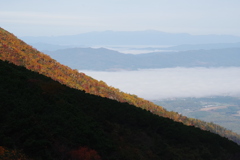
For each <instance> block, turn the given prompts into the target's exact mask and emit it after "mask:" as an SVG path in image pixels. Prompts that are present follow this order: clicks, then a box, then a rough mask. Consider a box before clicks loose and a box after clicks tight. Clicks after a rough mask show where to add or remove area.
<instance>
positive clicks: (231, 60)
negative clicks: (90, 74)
mask: <svg viewBox="0 0 240 160" xmlns="http://www.w3.org/2000/svg"><path fill="white" fill-rule="evenodd" d="M44 53H45V54H48V55H50V56H51V57H53V58H54V59H56V60H57V61H59V62H61V63H62V64H65V65H67V66H69V67H71V68H74V69H78V70H105V71H114V70H137V69H152V68H173V67H240V48H224V49H211V50H189V51H180V52H153V53H146V54H138V55H132V54H123V53H120V52H117V51H113V50H109V49H104V48H98V49H94V48H70V49H62V50H56V51H44Z"/></svg>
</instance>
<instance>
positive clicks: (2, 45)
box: [0, 28, 240, 143]
mask: <svg viewBox="0 0 240 160" xmlns="http://www.w3.org/2000/svg"><path fill="white" fill-rule="evenodd" d="M0 53H1V54H0V59H1V60H5V61H9V62H12V63H14V64H16V65H18V66H24V67H25V68H27V69H29V70H32V71H36V72H38V73H40V74H43V75H45V76H47V77H50V78H52V79H53V80H56V81H58V82H60V83H62V84H65V85H67V86H69V87H71V88H75V89H78V90H84V91H86V92H87V93H91V94H94V95H98V96H101V97H107V98H109V99H114V100H117V101H119V102H127V103H129V104H131V105H134V106H136V107H140V108H143V109H146V110H148V111H150V112H152V113H154V114H156V115H159V116H163V117H167V118H170V119H173V120H174V121H177V122H182V123H184V124H185V125H190V126H196V127H199V128H201V129H203V130H209V131H211V132H213V133H217V134H219V135H221V136H224V137H227V138H229V139H231V140H233V141H235V142H237V143H240V136H239V135H237V134H236V133H233V132H231V131H228V130H226V129H225V128H223V127H221V126H218V125H215V124H212V123H206V122H203V121H200V120H197V119H190V118H187V117H185V116H182V115H180V114H177V113H175V112H168V111H166V110H165V109H164V108H162V107H160V106H157V105H155V104H153V103H151V102H149V101H146V100H144V99H142V98H139V97H137V96H135V95H130V94H126V93H123V92H120V91H119V90H118V89H116V88H113V87H109V86H107V85H106V84H105V83H104V82H102V81H100V82H99V81H97V80H95V79H93V78H91V77H89V76H87V75H85V74H84V73H78V71H77V70H72V69H71V68H69V67H67V66H64V65H62V64H60V63H58V62H57V61H55V60H54V59H52V58H51V57H49V56H47V55H45V54H43V53H41V52H39V51H37V50H36V49H34V48H32V47H31V46H29V45H27V44H26V43H24V42H23V41H21V40H19V39H17V37H15V36H14V35H13V34H11V33H9V32H7V31H6V30H4V29H2V28H0Z"/></svg>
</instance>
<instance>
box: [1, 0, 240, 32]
mask: <svg viewBox="0 0 240 160" xmlns="http://www.w3.org/2000/svg"><path fill="white" fill-rule="evenodd" d="M239 8H240V1H239V0H67V1H66V0H5V1H4V0H2V1H1V5H0V27H3V28H4V29H6V30H8V31H10V32H11V33H14V34H15V35H17V36H27V35H31V36H32V35H34V36H40V35H49V36H51V35H70V34H78V33H84V32H90V31H105V30H114V31H135V30H149V29H151V30H159V31H164V32H172V33H176V32H177V33H183V32H184V33H190V34H230V35H237V36H240V30H239V28H240V21H239V17H240V9H239Z"/></svg>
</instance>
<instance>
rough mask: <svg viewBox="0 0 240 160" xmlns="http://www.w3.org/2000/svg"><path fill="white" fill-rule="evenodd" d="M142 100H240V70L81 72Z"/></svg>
mask: <svg viewBox="0 0 240 160" xmlns="http://www.w3.org/2000/svg"><path fill="white" fill-rule="evenodd" d="M81 72H84V73H86V74H87V75H89V76H91V77H93V78H95V79H97V80H103V81H104V82H106V83H107V84H108V85H110V86H113V87H115V88H119V89H120V90H121V91H123V92H126V93H130V94H135V95H137V96H139V97H142V98H145V99H148V100H156V99H163V98H177V97H204V96H224V95H229V96H238V95H240V85H239V82H240V74H239V73H240V68H239V67H238V68H237V67H231V68H166V69H147V70H139V71H121V72H96V71H81Z"/></svg>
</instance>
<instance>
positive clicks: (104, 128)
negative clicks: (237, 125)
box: [0, 60, 240, 160]
mask: <svg viewBox="0 0 240 160" xmlns="http://www.w3.org/2000/svg"><path fill="white" fill-rule="evenodd" d="M0 76H1V79H0V81H1V82H0V96H1V101H0V139H1V141H0V146H4V147H7V148H8V149H9V150H13V149H15V150H18V151H20V150H21V152H22V154H23V153H24V154H25V157H29V158H31V159H38V160H41V159H44V160H47V159H51V160H52V159H56V160H59V159H63V160H67V159H79V160H80V159H89V160H90V159H92V160H100V159H106V160H116V159H118V160H139V159H141V160H149V159H178V160H186V159H199V160H206V159H216V160H218V159H219V160H227V159H228V160H234V159H237V158H239V157H238V153H240V146H238V145H237V144H236V143H234V142H232V141H229V140H227V139H226V138H222V137H220V136H219V135H216V134H213V133H210V132H208V131H203V130H200V129H198V128H195V127H191V126H185V125H183V124H182V123H177V122H174V121H172V120H170V119H168V118H163V117H160V116H157V115H154V114H152V113H150V112H148V111H146V110H143V109H141V108H137V107H135V106H132V105H129V104H127V103H120V102H117V101H114V100H110V99H107V98H102V97H99V96H95V95H91V94H87V93H85V92H84V91H80V90H76V89H71V88H69V87H66V86H65V85H62V84H60V83H58V82H56V81H53V80H52V79H50V78H48V77H45V76H43V75H40V74H38V73H36V72H32V71H29V70H27V69H25V68H24V67H19V66H16V65H14V64H10V63H8V62H3V61H1V60H0ZM1 156H5V158H6V157H8V156H9V155H7V153H6V154H5V155H4V154H1V153H0V158H1ZM12 156H14V158H15V159H17V158H19V157H17V155H12Z"/></svg>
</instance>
